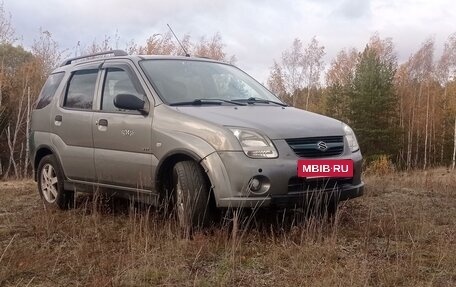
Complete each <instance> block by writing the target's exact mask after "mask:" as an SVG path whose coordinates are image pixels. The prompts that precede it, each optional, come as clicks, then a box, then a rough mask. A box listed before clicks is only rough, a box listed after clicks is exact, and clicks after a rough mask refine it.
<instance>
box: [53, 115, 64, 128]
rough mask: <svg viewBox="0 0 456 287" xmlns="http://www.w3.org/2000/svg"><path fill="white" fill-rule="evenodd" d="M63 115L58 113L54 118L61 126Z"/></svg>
mask: <svg viewBox="0 0 456 287" xmlns="http://www.w3.org/2000/svg"><path fill="white" fill-rule="evenodd" d="M62 119H63V117H62V115H56V116H55V118H54V125H55V126H57V127H59V126H61V125H62Z"/></svg>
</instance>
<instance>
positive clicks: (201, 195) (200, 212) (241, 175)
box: [30, 50, 364, 226]
mask: <svg viewBox="0 0 456 287" xmlns="http://www.w3.org/2000/svg"><path fill="white" fill-rule="evenodd" d="M109 55H111V56H109ZM30 146H31V155H32V159H33V163H34V169H35V180H36V181H37V182H38V189H39V192H40V194H41V197H42V198H43V200H44V202H45V203H46V204H48V205H56V206H58V207H60V208H63V209H64V208H68V207H70V206H71V205H72V203H73V201H74V193H75V191H88V192H92V191H93V190H96V189H101V190H106V191H108V190H109V191H114V192H115V193H116V194H117V195H120V196H125V197H128V198H131V199H134V200H140V201H146V202H148V203H151V204H159V203H160V202H161V200H164V199H170V200H171V202H172V206H174V207H175V208H174V210H175V214H176V215H177V218H178V219H179V223H180V224H181V225H185V226H188V225H197V224H202V223H204V222H206V221H207V219H208V217H209V216H208V213H207V212H206V211H207V206H209V205H211V204H212V205H214V206H215V207H218V208H229V207H234V208H237V207H250V208H252V207H265V206H270V207H277V208H280V207H296V206H298V205H299V204H303V203H304V202H307V201H306V200H305V199H306V198H309V195H314V194H315V193H316V192H317V191H318V192H319V193H326V194H328V193H331V194H334V195H333V196H332V199H333V201H335V202H336V203H337V202H339V201H340V200H346V199H349V198H353V197H357V196H360V195H361V194H362V192H363V186H364V184H363V182H362V180H361V165H362V156H361V153H360V151H359V147H358V143H357V141H356V137H355V135H354V133H353V131H352V130H351V129H350V128H349V127H348V126H347V125H345V124H344V123H342V122H340V121H338V120H335V119H332V118H328V117H325V116H322V115H318V114H314V113H311V112H307V111H304V110H300V109H296V108H293V107H289V106H287V105H286V104H284V103H283V102H281V101H280V100H279V99H278V98H277V97H276V96H274V95H273V94H272V93H271V92H270V91H268V90H267V89H266V88H264V87H263V86H262V85H261V84H259V83H258V82H257V81H255V80H254V79H253V78H251V77H250V76H249V75H247V74H246V73H244V72H243V71H241V70H240V69H238V68H236V67H234V66H232V65H229V64H226V63H221V62H217V61H213V60H210V59H201V58H193V57H171V56H129V55H127V54H126V53H125V52H123V51H118V50H116V51H110V52H106V53H99V54H93V55H88V56H84V57H78V58H72V59H68V60H66V61H65V62H64V63H62V65H61V66H60V67H58V68H57V69H56V70H55V71H54V72H53V73H52V74H51V75H50V76H49V78H48V80H47V81H46V83H45V85H44V87H43V89H42V91H41V94H40V96H39V98H38V101H37V103H36V108H35V110H34V111H33V115H32V124H31V145H30ZM342 159H343V160H345V161H347V160H349V161H350V162H351V166H352V169H353V170H352V173H351V174H350V175H349V176H345V177H344V176H341V177H340V176H337V177H332V176H316V177H315V176H305V175H304V176H302V175H301V171H300V170H299V168H301V167H302V166H301V164H303V165H304V168H303V170H304V171H313V172H318V171H324V170H323V169H319V167H318V166H317V165H316V164H315V163H316V162H317V164H318V162H321V163H325V161H328V162H330V160H342ZM303 160H304V163H301V161H303ZM305 160H311V163H312V166H306V165H305V164H306V162H305ZM320 167H321V166H320ZM326 167H327V166H326ZM326 171H327V170H326Z"/></svg>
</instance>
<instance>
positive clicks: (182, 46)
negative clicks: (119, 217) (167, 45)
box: [166, 24, 190, 57]
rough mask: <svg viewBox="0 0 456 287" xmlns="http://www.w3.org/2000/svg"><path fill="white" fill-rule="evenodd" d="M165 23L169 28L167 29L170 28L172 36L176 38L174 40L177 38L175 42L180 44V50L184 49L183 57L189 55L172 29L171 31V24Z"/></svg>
mask: <svg viewBox="0 0 456 287" xmlns="http://www.w3.org/2000/svg"><path fill="white" fill-rule="evenodd" d="M166 25H168V28H169V30H171V33H173V35H174V38H176V40H177V43H179V45H180V46H181V48H182V50H184V53H185V57H190V54H189V53H187V50H185V47H184V45H182V43H181V41H179V38H177V36H176V34H174V31H173V29H171V26H169V24H166Z"/></svg>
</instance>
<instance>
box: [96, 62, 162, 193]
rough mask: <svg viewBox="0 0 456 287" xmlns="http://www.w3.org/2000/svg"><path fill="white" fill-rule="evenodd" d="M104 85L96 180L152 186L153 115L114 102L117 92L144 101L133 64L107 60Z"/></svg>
mask: <svg viewBox="0 0 456 287" xmlns="http://www.w3.org/2000/svg"><path fill="white" fill-rule="evenodd" d="M102 79H103V81H102V86H100V88H99V89H100V90H99V95H100V96H99V100H98V102H97V107H98V110H97V111H96V112H95V114H94V118H93V123H92V124H93V126H92V127H93V144H94V149H95V167H96V175H97V180H98V182H100V183H103V184H109V185H114V186H120V187H132V188H137V189H145V190H150V189H151V188H152V165H153V162H154V161H156V159H154V158H153V155H152V153H151V134H152V115H151V112H149V113H141V112H139V111H126V110H119V109H118V108H116V107H115V106H114V98H115V96H116V95H118V94H131V95H134V96H136V97H138V98H140V99H141V100H144V101H145V106H146V107H148V110H152V109H151V108H150V106H151V105H150V101H149V100H148V98H147V96H146V94H145V92H144V89H143V88H142V86H141V83H140V81H139V80H138V78H137V76H136V74H135V72H134V68H133V67H132V66H130V65H129V64H127V63H122V62H120V63H119V62H111V63H109V62H107V63H105V64H104V65H103V67H102Z"/></svg>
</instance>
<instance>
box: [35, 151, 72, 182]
mask: <svg viewBox="0 0 456 287" xmlns="http://www.w3.org/2000/svg"><path fill="white" fill-rule="evenodd" d="M47 155H55V158H56V160H57V162H58V164H59V165H60V168H61V169H62V171H63V167H62V163H61V162H60V158H59V156H58V155H57V153H56V151H55V150H54V149H53V148H52V147H50V146H48V145H41V146H39V147H38V148H37V149H36V152H35V155H34V157H33V178H34V180H35V181H36V180H37V172H38V171H37V169H38V165H39V164H40V161H41V159H42V158H43V157H45V156H47ZM63 175H64V178H65V173H63Z"/></svg>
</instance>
